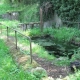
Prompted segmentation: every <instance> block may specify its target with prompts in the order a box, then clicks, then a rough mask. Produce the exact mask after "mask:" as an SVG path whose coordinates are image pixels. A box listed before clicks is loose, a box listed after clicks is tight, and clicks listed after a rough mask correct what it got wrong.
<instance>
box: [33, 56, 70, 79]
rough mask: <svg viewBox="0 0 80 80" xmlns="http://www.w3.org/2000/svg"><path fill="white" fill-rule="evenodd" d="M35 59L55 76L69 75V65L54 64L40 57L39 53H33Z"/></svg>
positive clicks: (50, 74) (49, 73)
mask: <svg viewBox="0 0 80 80" xmlns="http://www.w3.org/2000/svg"><path fill="white" fill-rule="evenodd" d="M33 59H34V60H36V61H37V63H39V64H40V65H41V66H42V67H43V68H44V69H45V70H46V71H47V73H48V75H49V76H51V77H53V78H59V77H62V78H64V77H66V76H67V75H68V71H69V68H68V67H60V66H56V65H54V64H52V62H50V61H47V60H45V59H42V58H39V57H38V56H37V55H33Z"/></svg>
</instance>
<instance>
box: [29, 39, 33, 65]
mask: <svg viewBox="0 0 80 80" xmlns="http://www.w3.org/2000/svg"><path fill="white" fill-rule="evenodd" d="M29 41H30V57H31V64H32V41H31V39H29Z"/></svg>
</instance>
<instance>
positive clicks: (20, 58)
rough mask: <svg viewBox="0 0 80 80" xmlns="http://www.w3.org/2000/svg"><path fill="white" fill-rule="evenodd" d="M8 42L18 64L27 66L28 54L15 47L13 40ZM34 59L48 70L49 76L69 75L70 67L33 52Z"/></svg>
mask: <svg viewBox="0 0 80 80" xmlns="http://www.w3.org/2000/svg"><path fill="white" fill-rule="evenodd" d="M6 44H7V45H8V46H9V47H10V50H11V52H12V53H13V54H12V56H13V57H14V59H15V61H16V62H17V63H18V65H20V64H24V65H23V66H24V67H25V64H26V61H27V60H28V57H27V55H24V54H20V52H19V51H18V50H16V49H15V47H14V46H15V44H14V43H12V41H8V42H6ZM33 59H34V60H35V61H36V62H37V63H38V64H40V65H41V66H42V67H43V68H44V69H45V70H46V71H47V73H48V75H49V76H51V77H53V78H60V77H62V78H64V77H65V76H67V75H68V71H69V68H68V67H60V66H55V65H54V64H52V62H50V61H47V60H45V59H43V58H40V57H38V56H37V55H36V54H33Z"/></svg>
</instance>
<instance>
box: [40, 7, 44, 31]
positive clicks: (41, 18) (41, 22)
mask: <svg viewBox="0 0 80 80" xmlns="http://www.w3.org/2000/svg"><path fill="white" fill-rule="evenodd" d="M40 26H41V31H43V10H42V8H40Z"/></svg>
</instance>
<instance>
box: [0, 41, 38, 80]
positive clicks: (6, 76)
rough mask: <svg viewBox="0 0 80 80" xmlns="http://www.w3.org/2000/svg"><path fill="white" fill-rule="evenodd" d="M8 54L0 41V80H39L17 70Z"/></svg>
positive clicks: (7, 50) (6, 48) (7, 49)
mask: <svg viewBox="0 0 80 80" xmlns="http://www.w3.org/2000/svg"><path fill="white" fill-rule="evenodd" d="M8 53H9V48H8V47H7V46H6V45H5V43H4V42H3V41H2V40H0V80H26V79H27V80H39V79H37V78H36V77H35V76H34V75H32V74H30V73H29V72H25V71H23V70H22V69H18V68H17V66H16V65H15V63H14V61H13V60H12V58H11V56H10V55H9V54H8Z"/></svg>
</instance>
